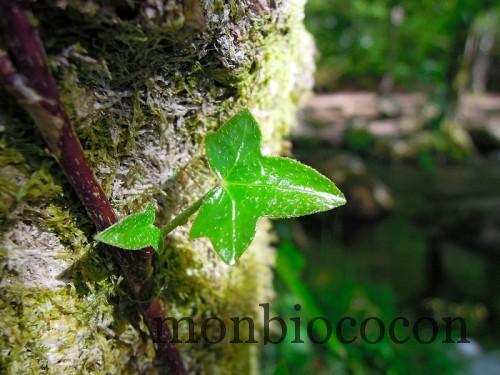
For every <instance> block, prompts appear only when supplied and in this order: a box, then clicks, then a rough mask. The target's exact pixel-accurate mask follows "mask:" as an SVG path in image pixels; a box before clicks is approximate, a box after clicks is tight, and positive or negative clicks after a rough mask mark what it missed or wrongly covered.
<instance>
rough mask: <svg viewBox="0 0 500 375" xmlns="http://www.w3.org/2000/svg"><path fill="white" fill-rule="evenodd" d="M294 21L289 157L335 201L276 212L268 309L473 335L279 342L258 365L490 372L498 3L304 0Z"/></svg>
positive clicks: (498, 139)
mask: <svg viewBox="0 0 500 375" xmlns="http://www.w3.org/2000/svg"><path fill="white" fill-rule="evenodd" d="M306 24H307V27H308V29H309V31H310V32H311V33H312V34H313V35H314V37H315V39H316V44H317V48H318V55H317V62H318V68H317V74H316V87H315V95H314V96H313V97H311V99H310V100H309V102H308V103H307V106H306V109H305V110H304V112H303V114H302V119H301V125H300V127H299V128H297V129H296V130H295V133H294V134H293V153H294V156H295V157H296V158H297V159H299V160H302V161H304V162H305V163H307V164H309V165H311V166H313V167H315V168H317V169H318V170H320V171H321V172H322V173H324V174H326V175H327V176H329V177H330V178H332V179H333V180H334V181H335V182H336V183H337V184H338V185H339V187H340V188H341V190H342V191H343V192H344V193H345V194H346V196H347V199H348V204H347V206H345V207H343V208H342V209H337V210H334V211H332V212H328V213H324V214H319V215H313V216H309V217H305V218H302V219H297V220H287V221H283V222H277V225H276V227H277V231H278V233H279V235H280V243H279V244H278V247H279V249H278V262H277V269H276V277H275V284H276V285H275V287H276V293H277V296H278V297H277V298H276V300H275V301H274V302H273V304H272V306H273V307H274V313H275V314H279V315H280V316H282V317H290V316H297V315H300V316H301V318H302V321H303V324H302V330H303V336H306V329H307V321H308V319H312V318H313V317H317V316H325V317H327V318H329V319H330V320H331V321H332V322H333V323H335V322H336V321H337V320H338V319H340V318H341V317H345V316H351V317H354V318H357V319H358V322H359V321H361V320H363V319H364V318H366V317H369V316H377V317H380V318H381V319H382V320H383V321H384V322H387V324H389V322H390V321H391V320H392V319H394V318H396V317H398V316H405V317H407V318H408V319H410V321H411V320H412V319H413V321H414V320H415V319H418V318H419V317H422V316H429V317H433V318H434V319H436V320H437V321H440V319H441V318H442V317H444V316H460V317H463V318H464V319H465V320H466V322H467V335H468V338H469V339H470V340H471V343H470V344H442V343H441V340H439V339H438V340H436V342H435V343H433V344H428V345H425V344H419V343H418V342H416V341H415V340H414V339H410V341H409V342H408V343H406V344H401V345H398V344H394V343H391V342H390V340H389V339H388V337H386V339H385V340H383V341H382V342H381V343H380V344H377V345H370V344H366V343H362V342H360V341H359V340H358V341H356V342H355V343H354V344H351V345H345V346H341V345H339V344H338V343H336V342H334V341H333V340H332V341H330V342H329V344H328V345H314V344H311V343H310V342H309V341H308V340H306V343H305V344H290V343H289V341H290V340H286V341H285V342H284V343H283V344H280V345H267V346H266V347H265V348H264V354H263V356H264V363H263V364H264V368H265V373H269V374H272V373H273V371H274V370H273V369H274V368H275V367H276V366H278V370H276V372H275V373H280V374H286V373H289V374H312V373H314V374H317V375H319V374H356V375H360V374H473V375H476V374H477V375H489V374H500V356H499V349H500V322H499V317H500V295H499V293H498V290H499V287H500V268H499V265H500V163H499V161H500V1H498V0H490V1H486V0H439V1H436V0H419V1H410V0H407V1H398V0H350V1H345V0H309V1H308V6H307V15H306ZM296 303H300V304H301V305H302V311H301V312H300V314H298V313H297V312H296V311H294V310H293V306H294V304H296ZM358 324H359V323H358ZM320 325H321V324H318V326H320ZM441 328H442V327H441ZM318 329H319V330H321V327H320V328H318ZM357 329H358V333H359V327H358V328H357ZM289 330H293V329H292V328H289ZM352 332H356V331H352ZM404 332H406V333H408V332H407V330H405V331H404ZM323 333H324V332H323ZM318 334H319V335H320V336H321V332H318ZM352 334H354V333H352ZM349 335H350V333H349V332H348V331H346V336H349ZM427 337H428V336H427Z"/></svg>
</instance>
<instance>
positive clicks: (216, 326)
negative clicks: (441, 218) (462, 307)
mask: <svg viewBox="0 0 500 375" xmlns="http://www.w3.org/2000/svg"><path fill="white" fill-rule="evenodd" d="M259 306H260V308H262V321H260V322H257V323H256V322H255V320H254V319H253V318H251V317H248V316H246V317H231V318H229V319H226V320H224V319H222V318H220V317H218V316H210V317H207V318H205V319H201V320H197V321H196V322H195V320H194V319H193V318H192V317H182V318H173V317H168V318H166V319H163V321H161V322H160V321H158V322H157V329H158V330H161V327H162V324H160V323H164V322H167V323H168V324H169V325H170V327H171V328H172V340H171V342H172V343H193V344H194V343H199V342H204V343H207V344H218V343H220V342H222V341H223V340H227V339H229V342H230V343H231V344H243V343H245V344H257V343H263V344H264V345H268V344H275V345H276V344H281V343H282V342H284V341H285V340H287V339H288V340H290V341H289V342H290V343H292V344H302V343H305V340H309V341H310V342H312V343H313V344H325V343H327V342H328V341H329V340H334V339H336V340H338V341H339V342H340V343H342V344H354V343H359V342H364V343H366V344H378V343H380V342H382V341H383V340H384V339H386V338H388V339H389V340H390V341H391V342H393V343H395V344H405V343H407V342H409V341H410V340H414V341H415V342H417V343H420V344H431V343H433V342H436V341H438V342H441V343H443V344H462V343H469V342H470V341H469V340H468V339H467V327H466V321H465V319H464V318H462V317H442V318H440V319H439V320H437V319H435V318H433V317H429V316H422V317H418V318H415V319H412V320H410V319H408V318H406V317H404V316H397V317H394V318H393V319H391V320H390V321H383V320H382V319H381V318H379V317H376V316H368V317H365V318H364V319H361V320H357V319H355V318H353V317H349V316H345V317H341V318H339V319H335V320H332V319H328V318H326V317H315V318H313V319H310V320H307V321H306V320H304V319H303V318H302V317H301V316H300V314H299V312H300V310H301V308H302V306H301V305H299V304H296V305H294V306H293V309H294V311H295V312H296V313H297V314H296V315H297V316H293V317H290V318H286V319H285V318H282V317H279V316H272V317H271V316H270V315H271V314H270V307H269V303H261V304H259ZM305 322H307V324H306V327H307V329H306V334H305V335H304V334H303V330H302V329H301V325H302V324H303V323H305ZM258 325H259V326H260V328H259V332H262V335H256V329H257V327H258ZM181 330H182V332H183V334H182V335H180V334H179V333H180V331H181ZM271 331H272V334H271ZM161 333H162V332H158V334H157V335H156V337H163V335H162V334H161ZM440 333H441V335H440ZM456 333H458V338H455V339H454V336H455V335H456ZM181 336H182V337H181ZM257 336H259V340H260V341H258V340H257V338H256V337H257ZM303 336H306V337H303ZM438 337H439V339H438Z"/></svg>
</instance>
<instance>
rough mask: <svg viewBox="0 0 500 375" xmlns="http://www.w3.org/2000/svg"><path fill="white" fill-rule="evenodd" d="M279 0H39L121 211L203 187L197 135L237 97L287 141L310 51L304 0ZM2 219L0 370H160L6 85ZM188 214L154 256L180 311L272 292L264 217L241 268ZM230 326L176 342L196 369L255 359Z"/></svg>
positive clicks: (71, 97)
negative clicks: (199, 235)
mask: <svg viewBox="0 0 500 375" xmlns="http://www.w3.org/2000/svg"><path fill="white" fill-rule="evenodd" d="M56 3H57V5H56ZM150 3H151V4H154V5H148V4H150ZM269 3H272V4H273V5H272V6H271V5H266V4H267V2H266V1H255V0H248V1H232V2H225V1H204V0H200V1H198V0H191V1H187V0H185V1H179V0H177V1H164V2H162V1H156V2H153V1H151V2H147V1H145V2H142V3H141V4H142V5H140V6H129V5H124V4H126V3H125V2H123V3H121V2H112V1H109V2H95V1H71V0H70V1H67V2H64V1H62V2H61V1H58V2H55V1H54V2H53V1H39V2H35V3H34V4H33V13H34V15H35V17H36V20H37V22H38V23H39V27H40V30H41V35H42V40H43V42H44V44H45V46H46V48H47V51H48V54H49V58H50V62H51V67H52V69H53V72H54V74H55V76H56V79H57V82H58V85H59V88H60V91H61V94H62V98H63V101H64V104H65V106H66V108H67V110H68V112H69V113H70V116H71V118H72V120H73V122H74V123H75V125H76V126H77V130H78V133H79V136H80V139H81V140H82V143H83V145H84V148H85V150H86V152H87V156H88V158H89V160H90V161H91V163H92V164H93V165H94V167H95V170H96V173H97V175H98V178H99V179H100V180H101V181H102V183H103V186H104V189H105V191H106V192H107V193H108V194H109V196H110V198H111V201H112V204H113V206H114V207H115V208H116V210H117V211H118V212H119V213H120V214H126V213H129V212H132V211H136V210H138V209H140V208H142V207H143V206H144V205H145V203H146V202H148V201H151V200H153V201H154V202H156V204H157V207H158V216H159V218H158V220H159V222H165V221H167V220H169V219H170V218H171V217H172V216H173V215H175V214H176V213H177V212H179V211H180V210H181V209H182V208H183V207H185V206H186V205H187V204H189V203H190V202H192V201H193V200H194V199H196V198H197V197H199V196H201V194H203V193H204V192H205V191H206V190H207V189H208V188H209V186H210V184H211V177H210V176H209V174H208V169H207V165H206V161H205V159H204V157H203V149H202V141H203V137H204V135H205V134H206V132H207V131H210V130H213V129H215V128H217V127H218V126H220V125H221V124H222V123H223V122H224V120H226V119H228V118H229V117H230V116H231V115H232V114H234V113H235V112H237V111H238V110H239V109H241V108H244V107H249V108H250V109H251V110H252V111H253V113H254V114H255V116H256V117H257V119H258V120H259V122H260V123H261V125H262V132H263V138H264V147H265V152H267V153H271V154H277V153H281V152H286V151H287V145H286V143H285V142H284V141H283V137H284V136H285V135H286V134H287V132H288V129H289V126H290V125H292V124H293V122H294V117H295V110H296V107H297V104H298V101H299V100H300V98H301V97H302V95H303V94H304V93H306V92H307V91H308V90H309V88H310V86H311V73H312V66H313V64H312V58H313V51H312V43H311V40H310V38H309V36H308V34H307V33H306V32H305V30H304V28H303V26H302V8H303V6H304V4H303V1H302V0H294V1H276V2H274V1H271V2H269ZM63 5H64V8H62V6H63ZM0 227H1V229H2V232H1V233H2V239H1V242H0V277H1V281H0V287H1V288H0V306H1V307H0V309H1V314H0V326H1V327H2V330H1V334H0V369H1V371H0V372H2V373H4V372H5V373H7V374H16V373H21V372H24V373H48V374H80V373H89V374H90V373H92V374H108V373H112V374H119V373H124V374H126V373H133V374H136V373H148V374H149V373H151V374H154V373H158V372H161V367H159V366H158V364H157V363H155V361H154V350H153V345H152V342H151V340H150V338H149V336H148V333H147V330H146V329H145V328H144V325H143V323H142V322H141V319H140V317H139V316H138V315H137V313H136V312H135V310H134V308H133V306H134V301H131V300H130V298H129V296H127V295H126V293H125V292H124V291H123V290H122V289H121V288H120V284H121V282H122V281H123V276H121V275H119V273H118V272H117V270H115V269H114V266H113V265H112V262H111V259H110V257H109V255H108V254H107V253H106V250H105V248H101V247H100V246H97V245H96V244H95V243H94V242H92V240H91V238H92V235H93V233H94V228H93V226H92V224H91V223H90V222H89V220H88V218H87V217H86V214H85V211H84V210H83V208H82V206H81V205H80V203H79V202H78V200H77V198H76V196H75V195H74V194H73V193H72V191H71V189H70V188H69V186H68V185H67V183H66V181H65V179H64V176H63V175H62V174H61V172H60V171H59V169H58V166H57V164H56V163H55V162H54V161H53V160H52V159H51V158H50V156H49V155H48V154H47V153H46V151H45V150H44V146H43V143H42V142H41V140H40V137H39V136H38V135H37V133H36V132H35V130H34V126H33V125H32V123H31V121H30V120H29V119H27V117H26V116H25V115H24V114H23V113H22V112H21V110H20V109H19V108H18V107H16V105H15V104H14V103H13V102H12V100H11V99H10V98H9V97H8V95H7V94H6V93H5V92H3V91H0ZM188 227H189V226H186V227H182V228H178V229H177V230H176V231H174V232H173V233H172V234H171V235H170V236H169V239H168V241H167V250H166V252H165V254H164V255H163V256H162V257H161V258H158V259H156V270H157V271H156V281H157V288H158V293H160V295H161V296H162V300H163V301H164V304H165V307H166V308H167V309H168V311H169V312H170V315H171V316H176V317H182V316H192V317H194V318H195V319H202V318H204V317H208V316H212V315H215V316H219V317H221V318H224V319H229V318H230V317H233V316H238V317H244V316H254V317H256V316H257V315H258V312H259V306H258V304H259V303H263V302H268V301H269V299H270V297H271V294H272V290H271V276H272V274H271V267H272V264H273V258H274V256H273V251H272V249H271V247H270V245H269V243H270V241H271V238H272V235H271V234H270V232H269V231H270V226H269V223H268V222H267V221H263V222H262V223H261V225H260V230H259V232H258V235H257V237H256V239H255V241H254V243H253V245H252V246H251V248H250V249H249V250H248V251H247V252H246V254H245V255H244V256H243V257H242V258H241V260H240V262H239V263H238V265H236V266H234V267H227V266H226V265H224V264H223V263H222V262H221V261H220V260H219V259H218V258H217V256H216V255H215V253H214V252H213V251H211V249H210V245H209V243H208V242H207V241H205V240H197V241H189V240H188V238H187V230H188ZM198 328H199V326H198ZM231 338H232V337H228V338H227V339H226V340H224V341H223V342H222V343H220V344H217V345H209V344H207V343H203V342H200V343H199V344H181V345H179V347H180V349H181V351H182V354H183V357H184V359H185V362H186V364H187V366H188V368H189V370H190V372H192V373H200V374H251V373H255V372H257V370H258V350H259V347H258V345H244V344H228V341H229V340H230V339H231Z"/></svg>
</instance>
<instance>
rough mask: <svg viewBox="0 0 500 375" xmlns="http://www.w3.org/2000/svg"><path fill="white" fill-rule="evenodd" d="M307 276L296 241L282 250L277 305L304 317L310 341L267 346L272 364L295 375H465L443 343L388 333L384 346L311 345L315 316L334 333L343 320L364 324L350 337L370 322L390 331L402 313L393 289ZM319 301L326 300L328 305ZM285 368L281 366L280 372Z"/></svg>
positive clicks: (350, 332)
mask: <svg viewBox="0 0 500 375" xmlns="http://www.w3.org/2000/svg"><path fill="white" fill-rule="evenodd" d="M309 268H310V267H309ZM303 272H308V271H307V270H306V258H305V257H304V255H303V254H302V251H301V250H300V249H298V248H297V247H296V246H294V245H293V243H291V242H287V241H285V242H283V243H282V244H281V246H280V247H279V252H278V263H277V274H278V278H277V282H276V284H277V285H276V288H277V293H278V294H279V295H280V298H279V299H277V300H276V302H275V305H274V311H275V313H276V314H278V315H279V316H280V317H282V318H284V319H285V318H287V317H290V316H297V315H299V316H300V317H301V325H302V326H301V338H302V339H304V338H306V339H305V343H303V344H297V343H291V342H290V341H291V339H289V338H287V339H286V340H285V341H284V342H283V343H281V344H280V345H270V346H267V347H266V350H265V355H266V357H267V358H266V359H267V361H266V362H268V363H272V362H274V363H279V362H280V361H285V363H286V364H287V367H288V369H289V373H290V374H310V373H313V372H314V373H315V374H318V375H321V374H325V375H326V374H339V375H343V374H352V375H365V374H389V375H392V374H394V375H396V374H422V375H424V374H444V375H446V374H450V375H452V374H459V373H460V371H459V368H460V366H461V363H460V360H458V357H457V355H456V353H455V349H456V348H455V347H454V346H450V345H442V344H440V340H437V341H436V342H435V343H432V344H429V345H422V344H418V343H416V342H415V340H411V339H410V341H409V342H408V343H405V344H404V345H401V344H395V343H392V342H391V341H390V338H389V337H388V335H387V334H386V335H385V337H384V339H383V340H382V341H381V342H380V343H378V344H368V343H366V342H363V341H362V340H356V341H355V342H354V343H352V344H349V345H341V344H340V343H339V342H338V341H337V340H336V338H335V334H334V335H333V336H332V338H331V339H330V340H329V341H328V343H327V344H325V345H315V344H313V343H311V342H310V341H309V340H308V339H307V336H306V331H307V323H308V322H309V321H310V320H311V319H313V318H315V317H326V318H327V319H328V320H329V321H330V322H331V324H332V326H333V327H334V329H335V324H336V323H337V321H338V320H340V319H341V318H343V317H352V318H354V319H355V320H356V321H357V323H358V325H357V326H356V327H355V328H350V327H349V326H348V325H344V327H343V328H344V329H343V331H344V335H345V337H354V336H356V335H358V336H359V324H360V322H361V321H362V320H363V319H366V318H367V317H370V316H375V317H378V318H380V319H381V320H382V321H383V322H384V324H386V332H387V328H388V325H389V324H390V322H391V320H392V319H394V318H395V317H398V316H401V315H402V314H401V312H398V308H397V306H396V300H395V295H394V293H393V291H392V290H391V289H390V288H388V287H383V286H380V285H378V284H372V283H367V282H364V281H362V280H360V279H358V278H356V276H354V275H353V276H347V274H345V275H343V276H338V277H337V279H336V282H335V283H331V282H328V283H325V284H323V285H322V286H321V287H318V285H315V286H313V285H311V282H310V281H306V280H305V277H304V274H303ZM309 272H310V269H309ZM340 273H342V272H340ZM316 276H318V275H316ZM313 278H314V277H313ZM318 294H319V296H318ZM321 296H322V297H323V298H318V297H321ZM316 299H318V300H322V304H321V305H322V306H320V305H319V304H318V302H316ZM296 303H299V304H301V306H302V311H301V312H300V313H298V312H296V311H293V309H292V307H293V306H294V304H296ZM323 306H324V308H322V307H323ZM316 326H318V325H316ZM316 326H315V327H316ZM290 328H291V326H290ZM321 328H323V327H321ZM407 330H408V329H405V331H403V329H402V327H398V326H396V336H397V337H405V335H407V334H408V331H407ZM316 334H317V335H318V336H317V337H325V336H326V334H325V332H323V331H321V330H319V332H316ZM367 334H368V337H369V338H371V339H373V337H376V336H377V334H378V332H370V330H368V332H367ZM289 335H291V334H289ZM425 335H426V334H423V336H425ZM282 366H283V364H282V363H281V364H280V365H279V366H278V368H282Z"/></svg>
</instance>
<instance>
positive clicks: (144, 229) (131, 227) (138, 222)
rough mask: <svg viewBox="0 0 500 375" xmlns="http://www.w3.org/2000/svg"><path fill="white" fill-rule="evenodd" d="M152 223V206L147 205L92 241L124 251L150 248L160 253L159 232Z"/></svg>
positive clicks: (161, 242) (160, 241) (160, 237)
mask: <svg viewBox="0 0 500 375" xmlns="http://www.w3.org/2000/svg"><path fill="white" fill-rule="evenodd" d="M154 221H155V210H154V207H153V205H151V204H149V205H148V206H147V208H146V209H145V210H144V211H142V212H139V213H136V214H132V215H129V216H127V217H125V218H123V219H122V220H120V221H119V222H118V223H116V224H114V225H112V226H110V227H109V228H106V229H105V230H104V231H102V232H100V233H98V234H97V235H96V236H95V237H94V239H95V240H97V241H100V242H104V243H105V244H108V245H111V246H115V247H119V248H121V249H125V250H140V249H143V248H145V247H149V246H151V247H153V248H154V249H155V250H156V251H160V250H161V249H162V247H163V246H162V245H163V240H162V235H161V231H160V230H159V229H158V228H157V227H155V226H154V224H153V223H154Z"/></svg>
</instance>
